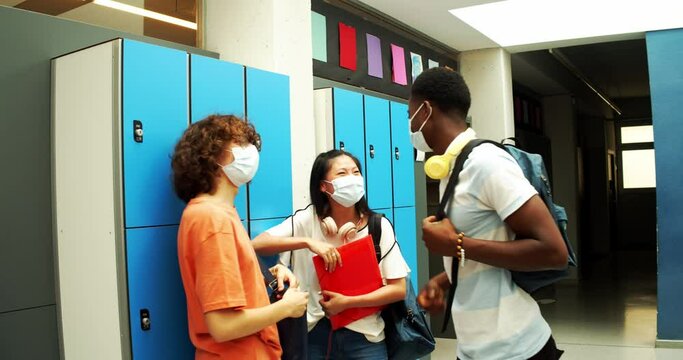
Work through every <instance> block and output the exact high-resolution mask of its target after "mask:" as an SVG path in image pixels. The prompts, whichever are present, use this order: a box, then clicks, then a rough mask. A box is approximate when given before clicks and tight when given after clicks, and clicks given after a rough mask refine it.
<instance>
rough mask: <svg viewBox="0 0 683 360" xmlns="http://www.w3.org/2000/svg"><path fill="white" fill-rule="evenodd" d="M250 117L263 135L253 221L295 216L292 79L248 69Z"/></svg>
mask: <svg viewBox="0 0 683 360" xmlns="http://www.w3.org/2000/svg"><path fill="white" fill-rule="evenodd" d="M246 83H247V117H248V119H249V121H251V122H252V123H253V124H254V126H255V127H256V131H257V132H258V133H259V134H260V135H261V144H262V145H261V154H260V155H261V159H260V164H259V170H258V172H257V173H256V176H255V177H254V180H252V182H251V183H250V184H249V219H250V220H251V219H271V218H279V217H285V216H288V215H289V214H291V213H292V155H291V140H290V139H291V137H290V113H289V78H288V77H287V76H285V75H280V74H275V73H271V72H267V71H263V70H258V69H252V68H247V76H246Z"/></svg>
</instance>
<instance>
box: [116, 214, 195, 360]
mask: <svg viewBox="0 0 683 360" xmlns="http://www.w3.org/2000/svg"><path fill="white" fill-rule="evenodd" d="M177 233H178V227H177V226H160V227H151V228H144V229H129V230H126V256H127V267H128V299H129V307H130V308H129V310H130V334H131V343H132V347H133V348H132V352H133V359H191V358H193V357H194V346H193V345H192V343H191V342H190V338H189V335H188V328H187V307H186V303H185V291H184V290H183V284H182V280H181V278H180V269H179V267H178V252H177V242H176V241H177V240H176V238H177ZM144 312H146V313H148V314H149V320H150V327H149V329H147V330H145V329H143V326H142V318H141V314H142V313H144Z"/></svg>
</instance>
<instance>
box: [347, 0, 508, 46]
mask: <svg viewBox="0 0 683 360" xmlns="http://www.w3.org/2000/svg"><path fill="white" fill-rule="evenodd" d="M358 1H360V2H362V3H364V4H366V5H368V6H370V7H373V8H375V9H377V10H379V11H380V12H382V13H384V14H387V15H389V16H390V17H393V18H394V19H396V20H398V21H400V22H402V23H404V24H406V25H408V26H410V27H412V28H414V29H416V30H418V31H420V32H422V33H424V34H425V35H427V36H429V37H431V38H434V39H436V40H438V41H440V42H442V43H444V44H446V45H448V46H450V47H452V48H454V49H456V50H458V51H467V50H476V49H485V48H492V47H498V45H497V44H496V43H494V42H493V41H491V40H490V39H489V38H487V37H486V36H484V35H482V34H481V33H480V32H479V31H477V30H474V29H473V28H472V27H471V26H469V25H467V24H466V23H464V22H463V21H461V20H460V19H458V18H456V17H455V16H453V15H451V13H449V12H448V11H449V10H451V9H455V8H461V7H467V6H472V5H479V4H486V3H492V2H496V1H498V0H422V1H415V0H358Z"/></svg>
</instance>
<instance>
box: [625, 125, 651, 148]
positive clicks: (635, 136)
mask: <svg viewBox="0 0 683 360" xmlns="http://www.w3.org/2000/svg"><path fill="white" fill-rule="evenodd" d="M653 141H655V138H654V134H653V131H652V125H643V126H624V127H622V128H621V143H622V144H633V143H647V142H653Z"/></svg>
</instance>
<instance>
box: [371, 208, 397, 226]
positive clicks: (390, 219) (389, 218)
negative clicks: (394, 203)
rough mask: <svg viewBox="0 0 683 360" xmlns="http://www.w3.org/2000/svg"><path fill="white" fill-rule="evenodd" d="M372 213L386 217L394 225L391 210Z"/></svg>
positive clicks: (377, 210)
mask: <svg viewBox="0 0 683 360" xmlns="http://www.w3.org/2000/svg"><path fill="white" fill-rule="evenodd" d="M372 211H374V212H376V213H378V214H382V215H384V217H385V218H387V220H389V222H390V223H392V224H393V223H394V214H393V212H392V211H391V209H372Z"/></svg>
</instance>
